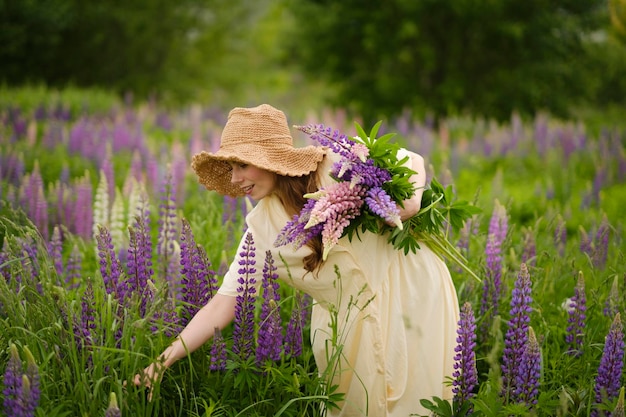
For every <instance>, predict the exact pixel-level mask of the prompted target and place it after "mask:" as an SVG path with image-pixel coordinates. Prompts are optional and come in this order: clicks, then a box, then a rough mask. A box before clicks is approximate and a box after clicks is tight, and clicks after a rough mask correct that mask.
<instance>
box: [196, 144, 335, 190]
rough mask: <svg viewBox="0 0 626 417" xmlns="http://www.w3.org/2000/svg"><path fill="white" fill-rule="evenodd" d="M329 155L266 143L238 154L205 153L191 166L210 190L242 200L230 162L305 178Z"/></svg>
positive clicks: (309, 148)
mask: <svg viewBox="0 0 626 417" xmlns="http://www.w3.org/2000/svg"><path fill="white" fill-rule="evenodd" d="M325 154H326V150H325V149H324V148H319V147H316V146H307V147H304V148H293V147H288V146H285V147H280V148H268V147H267V146H264V145H263V144H258V145H257V144H254V145H253V144H247V146H241V147H238V148H237V150H236V151H235V150H228V149H224V148H222V149H220V150H218V151H217V152H215V153H209V152H206V151H202V152H200V153H198V154H196V155H194V156H193V158H192V162H191V167H192V168H193V170H194V171H195V173H196V175H197V176H198V182H200V184H202V185H204V187H205V188H206V189H208V190H214V191H217V192H218V193H220V194H224V195H228V196H231V197H241V196H243V195H245V193H244V192H243V190H242V188H241V187H239V186H238V185H236V184H233V183H232V181H231V180H232V168H231V166H230V164H229V162H239V163H243V164H249V165H254V166H256V167H258V168H261V169H264V170H267V171H270V172H274V173H276V174H278V175H284V176H290V177H301V176H303V175H307V174H309V173H311V172H312V171H315V170H316V169H317V166H318V165H319V163H320V162H321V161H322V160H323V159H324V155H325Z"/></svg>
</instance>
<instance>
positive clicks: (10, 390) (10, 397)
mask: <svg viewBox="0 0 626 417" xmlns="http://www.w3.org/2000/svg"><path fill="white" fill-rule="evenodd" d="M3 385H4V390H3V391H2V395H3V396H4V404H3V406H4V413H5V414H6V415H7V416H22V398H21V397H22V385H23V384H22V360H21V359H20V355H19V353H18V351H17V346H15V345H14V344H13V343H11V346H10V354H9V360H8V362H7V366H6V369H5V371H4V379H3Z"/></svg>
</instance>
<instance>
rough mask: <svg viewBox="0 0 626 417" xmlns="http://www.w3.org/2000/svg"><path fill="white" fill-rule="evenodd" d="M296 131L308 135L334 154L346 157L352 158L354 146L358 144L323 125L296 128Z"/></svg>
mask: <svg viewBox="0 0 626 417" xmlns="http://www.w3.org/2000/svg"><path fill="white" fill-rule="evenodd" d="M296 129H298V130H300V131H302V132H304V133H306V134H307V135H309V136H310V137H311V139H313V140H315V141H317V142H318V143H319V144H320V145H322V146H327V147H328V148H330V149H331V150H332V151H333V152H335V153H337V154H339V155H341V156H343V157H345V158H348V159H349V158H351V157H352V151H351V149H352V146H353V145H354V144H355V143H356V142H354V141H353V140H352V139H350V138H349V137H348V136H346V135H344V134H343V133H341V132H339V131H338V130H333V129H332V128H330V127H326V126H324V125H322V124H317V125H315V124H310V125H306V126H296Z"/></svg>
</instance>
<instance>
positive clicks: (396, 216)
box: [365, 187, 402, 229]
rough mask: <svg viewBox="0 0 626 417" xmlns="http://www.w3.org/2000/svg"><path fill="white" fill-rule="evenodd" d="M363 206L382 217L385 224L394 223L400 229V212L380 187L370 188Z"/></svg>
mask: <svg viewBox="0 0 626 417" xmlns="http://www.w3.org/2000/svg"><path fill="white" fill-rule="evenodd" d="M365 204H367V206H368V208H369V209H370V210H371V211H372V213H374V214H376V215H378V216H380V217H382V218H383V219H384V220H385V221H386V222H390V223H394V224H395V225H396V226H398V228H400V229H402V220H400V210H399V209H398V206H397V205H396V203H395V201H393V200H392V199H391V197H390V196H389V194H387V193H386V192H385V190H383V189H382V188H380V187H374V188H370V189H369V190H368V191H367V196H366V197H365Z"/></svg>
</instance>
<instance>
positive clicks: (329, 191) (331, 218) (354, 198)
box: [305, 182, 365, 260]
mask: <svg viewBox="0 0 626 417" xmlns="http://www.w3.org/2000/svg"><path fill="white" fill-rule="evenodd" d="M364 195H365V189H364V187H362V186H360V185H356V186H354V187H351V186H350V184H349V183H347V182H337V183H333V184H332V185H331V186H329V187H326V188H325V189H324V194H323V195H322V197H321V198H320V199H319V200H318V201H317V203H316V204H315V206H314V207H313V209H312V211H311V219H310V220H309V222H308V223H307V226H305V228H307V227H311V226H315V225H316V224H319V223H321V222H324V223H325V224H324V228H323V230H322V244H323V246H324V252H323V254H322V259H324V260H325V259H326V257H327V256H328V252H329V251H330V250H331V249H332V247H333V246H335V245H336V244H337V242H338V241H339V238H340V237H341V235H342V233H343V230H344V228H345V227H346V226H348V224H349V223H350V220H351V219H353V218H355V217H356V216H358V215H359V214H360V212H361V207H362V205H363V197H364Z"/></svg>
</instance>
